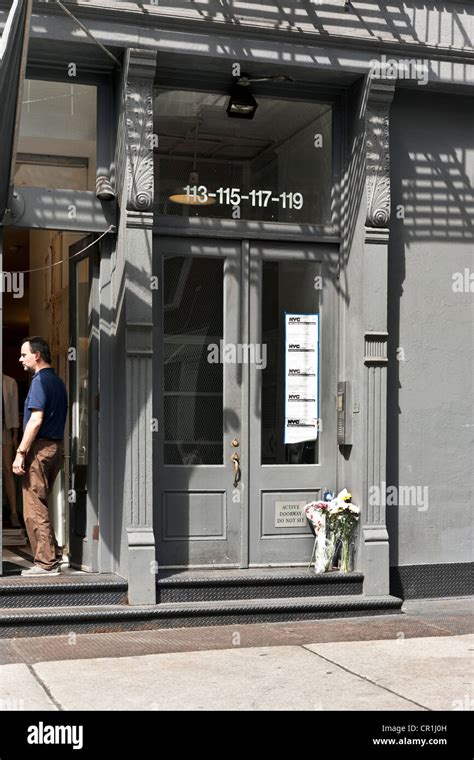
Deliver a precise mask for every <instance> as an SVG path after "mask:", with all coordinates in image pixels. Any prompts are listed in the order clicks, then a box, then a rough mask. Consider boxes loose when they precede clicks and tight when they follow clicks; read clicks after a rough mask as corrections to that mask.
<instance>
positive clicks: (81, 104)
mask: <svg viewBox="0 0 474 760" xmlns="http://www.w3.org/2000/svg"><path fill="white" fill-rule="evenodd" d="M96 98H97V91H96V88H95V87H92V86H90V85H82V84H72V83H71V84H69V83H65V82H46V81H44V80H37V79H27V80H26V81H25V86H24V88H23V103H22V111H21V121H20V132H19V140H18V148H17V157H16V168H15V185H17V186H21V185H27V186H30V187H48V188H52V189H67V190H94V189H95V169H96V138H97V127H96Z"/></svg>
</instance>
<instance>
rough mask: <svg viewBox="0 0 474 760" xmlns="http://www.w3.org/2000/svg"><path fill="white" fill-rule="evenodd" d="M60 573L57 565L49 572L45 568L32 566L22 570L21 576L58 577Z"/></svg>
mask: <svg viewBox="0 0 474 760" xmlns="http://www.w3.org/2000/svg"><path fill="white" fill-rule="evenodd" d="M60 572H61V568H60V566H59V565H55V567H53V568H52V569H51V570H46V568H45V567H41V566H40V565H33V567H30V568H29V569H28V570H22V571H21V574H22V575H29V576H34V575H59V573H60Z"/></svg>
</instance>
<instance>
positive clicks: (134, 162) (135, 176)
mask: <svg viewBox="0 0 474 760" xmlns="http://www.w3.org/2000/svg"><path fill="white" fill-rule="evenodd" d="M125 119H126V133H127V175H128V197H127V208H128V209H129V210H131V211H149V210H151V208H152V206H153V189H154V181H153V147H152V145H153V143H152V135H153V85H152V83H151V82H150V81H148V80H137V79H131V80H129V81H128V82H127V84H126V90H125Z"/></svg>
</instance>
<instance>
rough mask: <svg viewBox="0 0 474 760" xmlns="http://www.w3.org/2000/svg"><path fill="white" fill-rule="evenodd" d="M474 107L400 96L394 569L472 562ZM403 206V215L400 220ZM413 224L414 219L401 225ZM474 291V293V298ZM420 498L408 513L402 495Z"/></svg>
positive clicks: (392, 435) (394, 122)
mask: <svg viewBox="0 0 474 760" xmlns="http://www.w3.org/2000/svg"><path fill="white" fill-rule="evenodd" d="M473 125H474V103H472V99H471V102H469V99H468V98H467V97H466V98H463V97H462V96H447V95H441V94H430V93H428V92H424V91H423V88H421V87H418V89H417V90H416V91H398V92H397V93H396V95H395V99H394V102H393V106H392V110H391V156H392V161H391V177H392V201H393V221H392V229H391V239H390V246H389V335H390V338H389V358H390V362H389V384H388V399H389V401H388V477H387V482H388V483H389V484H393V485H395V486H398V488H399V491H398V500H397V504H398V506H396V505H395V506H387V522H388V526H389V532H390V537H391V564H392V565H408V564H427V563H449V562H466V561H469V560H471V559H472V549H471V546H472V525H473V517H472V516H473V510H472V507H473V457H472V443H473V431H474V427H473V419H472V417H473V415H472V412H473V374H472V372H473V312H472V305H473V299H474V294H473V293H472V292H459V293H458V292H453V274H454V273H457V272H459V273H464V270H465V269H466V268H467V269H469V271H470V272H474V209H473V207H474V203H473V179H474V129H473ZM400 206H403V209H401V208H400ZM403 213H404V216H405V218H404V219H402V218H398V217H401V216H402V214H403ZM473 287H474V286H473ZM408 486H411V487H413V486H416V487H417V488H418V491H417V495H416V498H413V496H414V492H413V491H412V494H411V498H410V499H409V502H410V503H408V504H407V503H405V504H404V505H403V506H402V505H401V504H400V503H399V502H401V501H402V500H403V501H404V502H406V501H407V498H406V495H407V494H406V493H404V494H403V496H402V498H400V497H401V492H400V487H408Z"/></svg>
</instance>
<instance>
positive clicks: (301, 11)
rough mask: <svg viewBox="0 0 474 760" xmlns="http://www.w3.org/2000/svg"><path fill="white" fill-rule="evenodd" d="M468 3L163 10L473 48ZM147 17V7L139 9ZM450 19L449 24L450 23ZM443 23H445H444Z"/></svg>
mask: <svg viewBox="0 0 474 760" xmlns="http://www.w3.org/2000/svg"><path fill="white" fill-rule="evenodd" d="M463 5H464V4H463V3H453V2H448V0H446V2H442V0H412V2H411V3H410V7H409V8H407V7H406V5H405V4H404V3H395V2H394V3H387V2H386V1H385V0H351V3H350V5H348V6H346V3H345V0H330V1H329V0H327V1H325V0H317V2H315V0H298V2H295V3H288V2H283V1H282V0H259V2H258V4H257V3H255V2H254V0H207V1H206V0H173V1H171V0H168V2H166V0H162V1H161V2H160V8H161V9H162V10H166V11H169V10H172V11H173V12H174V13H175V14H176V15H178V14H185V13H186V12H188V14H190V15H192V16H197V17H198V18H202V19H208V20H209V21H224V22H225V23H227V24H232V25H233V26H239V27H245V28H246V29H248V25H249V24H252V23H257V22H258V23H264V24H266V25H267V26H274V27H279V28H280V29H285V28H289V29H291V30H292V31H295V32H306V33H308V32H313V33H314V32H315V31H316V32H319V33H320V34H322V35H329V34H331V35H346V36H349V35H350V36H358V37H362V38H365V39H379V40H384V41H385V42H403V43H409V42H420V41H425V40H426V39H428V41H429V42H430V44H433V45H436V44H440V43H443V44H444V45H446V46H454V47H459V48H461V47H472V40H471V35H470V33H469V23H470V18H469V15H468V13H467V12H466V10H465V8H464V7H463ZM139 6H140V8H141V9H142V10H143V12H144V13H148V12H149V7H147V5H146V4H145V3H139ZM447 14H449V22H448V21H447ZM441 19H442V20H443V23H441Z"/></svg>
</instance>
